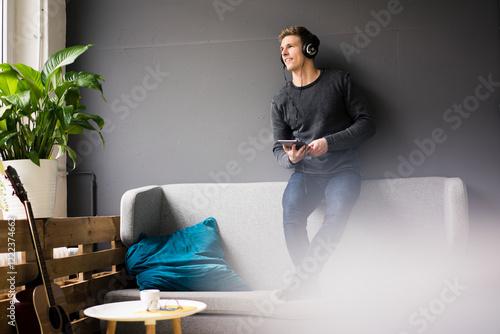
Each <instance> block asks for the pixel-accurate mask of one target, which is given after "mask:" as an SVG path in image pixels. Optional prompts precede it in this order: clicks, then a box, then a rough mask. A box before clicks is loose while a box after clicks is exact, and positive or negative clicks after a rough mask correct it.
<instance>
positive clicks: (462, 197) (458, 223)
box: [444, 177, 469, 253]
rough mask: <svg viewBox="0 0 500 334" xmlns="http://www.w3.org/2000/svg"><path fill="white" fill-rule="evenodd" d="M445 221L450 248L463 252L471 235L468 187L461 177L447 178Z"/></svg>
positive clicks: (445, 186) (454, 251)
mask: <svg viewBox="0 0 500 334" xmlns="http://www.w3.org/2000/svg"><path fill="white" fill-rule="evenodd" d="M444 223H445V231H446V239H447V240H446V241H447V243H448V249H449V250H450V251H451V252H453V253H461V252H463V251H464V250H465V248H466V246H467V239H468V237H469V210H468V199H467V188H466V186H465V183H464V182H463V181H462V180H461V179H459V178H456V177H454V178H447V179H446V180H445V184H444Z"/></svg>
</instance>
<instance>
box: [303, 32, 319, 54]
mask: <svg viewBox="0 0 500 334" xmlns="http://www.w3.org/2000/svg"><path fill="white" fill-rule="evenodd" d="M318 48H319V38H318V37H317V36H316V35H314V36H313V37H312V38H311V39H310V40H307V41H306V42H305V43H304V45H303V46H302V53H303V54H304V55H305V56H306V57H307V58H314V57H316V55H317V54H318Z"/></svg>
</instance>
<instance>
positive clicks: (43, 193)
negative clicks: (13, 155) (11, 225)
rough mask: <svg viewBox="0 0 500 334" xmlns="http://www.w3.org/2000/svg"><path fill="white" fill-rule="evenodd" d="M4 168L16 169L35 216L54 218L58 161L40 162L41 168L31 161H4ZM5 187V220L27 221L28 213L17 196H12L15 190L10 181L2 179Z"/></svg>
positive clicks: (45, 160)
mask: <svg viewBox="0 0 500 334" xmlns="http://www.w3.org/2000/svg"><path fill="white" fill-rule="evenodd" d="M2 163H3V165H4V168H5V169H7V166H12V167H14V168H15V170H16V172H17V174H18V175H19V178H20V179H21V182H22V184H23V187H24V189H25V190H26V191H27V193H28V200H29V201H30V202H31V206H32V208H33V215H34V216H35V218H36V219H38V218H49V217H54V208H55V202H56V185H57V161H56V160H49V159H43V160H40V167H39V166H37V165H35V164H34V163H33V162H32V161H31V160H27V159H26V160H24V159H21V160H7V161H2ZM2 182H3V183H4V185H5V188H4V189H5V195H6V203H4V204H7V207H6V208H5V209H6V210H2V211H3V212H2V213H3V217H4V219H7V218H9V217H12V218H16V219H26V211H25V210H24V205H23V203H21V201H20V200H19V198H17V196H16V195H12V193H13V188H12V185H11V183H10V181H9V180H8V179H5V178H2Z"/></svg>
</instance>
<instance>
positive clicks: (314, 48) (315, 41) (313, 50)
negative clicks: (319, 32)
mask: <svg viewBox="0 0 500 334" xmlns="http://www.w3.org/2000/svg"><path fill="white" fill-rule="evenodd" d="M319 43H320V42H319V38H318V36H316V35H312V36H311V38H309V39H308V40H307V41H305V42H304V44H303V45H302V53H303V54H304V56H306V57H307V58H309V59H314V57H316V55H317V54H318V49H319ZM280 59H281V63H282V64H283V66H285V62H284V61H283V57H282V56H281V55H280Z"/></svg>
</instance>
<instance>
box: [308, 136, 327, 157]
mask: <svg viewBox="0 0 500 334" xmlns="http://www.w3.org/2000/svg"><path fill="white" fill-rule="evenodd" d="M327 151H328V143H327V141H326V139H325V138H320V139H316V140H313V141H312V142H310V143H309V145H307V154H309V155H310V156H311V157H314V158H317V157H319V156H321V155H323V154H325V153H326V152H327Z"/></svg>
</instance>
